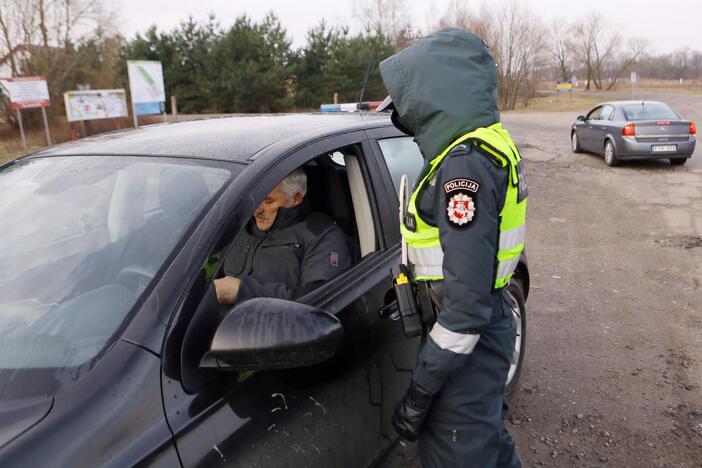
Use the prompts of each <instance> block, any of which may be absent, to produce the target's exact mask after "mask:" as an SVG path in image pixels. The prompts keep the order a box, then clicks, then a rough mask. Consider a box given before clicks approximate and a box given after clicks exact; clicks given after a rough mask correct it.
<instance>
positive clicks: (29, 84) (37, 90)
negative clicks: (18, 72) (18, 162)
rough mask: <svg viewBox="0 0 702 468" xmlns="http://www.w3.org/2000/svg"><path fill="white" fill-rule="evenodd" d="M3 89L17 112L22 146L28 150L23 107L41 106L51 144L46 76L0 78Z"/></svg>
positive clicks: (48, 143)
mask: <svg viewBox="0 0 702 468" xmlns="http://www.w3.org/2000/svg"><path fill="white" fill-rule="evenodd" d="M0 85H2V88H3V91H4V92H5V94H7V96H8V97H9V98H10V107H11V108H12V109H14V110H15V111H16V112H17V121H18V123H19V128H20V135H21V137H22V148H23V149H24V152H25V153H26V152H27V137H26V135H25V134H24V125H23V123H22V109H31V108H34V107H40V108H41V114H42V117H43V120H44V132H45V134H46V143H47V145H49V146H51V132H50V131H49V119H48V118H47V117H46V109H45V108H46V107H49V105H51V100H50V97H49V87H48V86H47V84H46V78H45V77H43V76H19V77H13V78H2V79H0Z"/></svg>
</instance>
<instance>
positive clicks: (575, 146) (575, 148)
mask: <svg viewBox="0 0 702 468" xmlns="http://www.w3.org/2000/svg"><path fill="white" fill-rule="evenodd" d="M570 147H571V148H572V149H573V153H577V152H578V134H577V133H575V132H573V134H572V135H571V136H570Z"/></svg>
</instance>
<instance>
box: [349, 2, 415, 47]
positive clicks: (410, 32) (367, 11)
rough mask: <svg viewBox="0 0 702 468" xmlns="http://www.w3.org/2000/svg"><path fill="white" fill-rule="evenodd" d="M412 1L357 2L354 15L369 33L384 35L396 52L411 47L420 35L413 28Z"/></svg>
mask: <svg viewBox="0 0 702 468" xmlns="http://www.w3.org/2000/svg"><path fill="white" fill-rule="evenodd" d="M411 10H412V5H411V0H355V2H354V4H353V14H354V16H355V17H356V18H357V19H358V20H359V21H360V22H361V25H362V27H363V29H364V30H365V31H366V32H367V33H375V34H382V35H384V36H385V37H387V38H388V39H390V41H391V42H392V43H393V45H394V46H395V49H396V50H399V49H402V48H404V47H407V46H408V45H410V44H411V43H412V42H414V40H416V39H417V37H418V35H419V33H418V31H417V30H416V29H415V28H414V27H413V26H412V20H411V16H410V11H411Z"/></svg>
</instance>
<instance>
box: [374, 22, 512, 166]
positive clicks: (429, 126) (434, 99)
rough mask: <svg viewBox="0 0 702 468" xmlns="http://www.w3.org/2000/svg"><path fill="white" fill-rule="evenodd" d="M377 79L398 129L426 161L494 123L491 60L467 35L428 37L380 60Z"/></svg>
mask: <svg viewBox="0 0 702 468" xmlns="http://www.w3.org/2000/svg"><path fill="white" fill-rule="evenodd" d="M380 74H381V75H382V77H383V82H384V83H385V87H386V88H387V90H388V92H389V93H390V97H391V98H392V101H393V103H394V105H395V109H396V111H397V113H398V117H399V119H400V122H401V124H402V126H404V127H405V128H407V129H408V130H410V132H411V133H412V134H414V141H415V142H416V143H417V144H418V145H419V149H420V150H421V152H422V156H424V159H426V160H428V161H430V160H432V159H434V158H435V157H436V156H438V155H439V153H441V151H443V150H444V149H445V148H446V147H447V146H448V145H449V144H450V143H451V142H452V141H454V140H455V139H456V138H458V137H459V136H461V135H463V134H465V133H468V132H471V131H473V130H475V129H476V128H479V127H486V126H488V125H491V124H494V123H496V122H499V120H500V112H499V110H498V108H497V67H496V65H495V60H494V59H493V58H492V55H491V54H490V50H489V49H488V48H487V46H486V45H485V43H484V42H483V41H482V39H480V38H479V37H478V36H476V35H475V34H473V33H469V32H466V31H463V30H461V29H455V28H448V29H442V30H441V31H437V32H435V33H433V34H430V35H429V36H426V37H424V38H422V39H420V40H418V41H417V42H415V43H414V44H412V45H411V46H410V47H408V48H406V49H404V50H402V51H401V52H398V53H397V54H395V55H393V56H391V57H389V58H387V59H385V60H383V61H382V62H381V63H380Z"/></svg>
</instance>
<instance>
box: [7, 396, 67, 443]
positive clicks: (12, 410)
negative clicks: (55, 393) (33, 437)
mask: <svg viewBox="0 0 702 468" xmlns="http://www.w3.org/2000/svg"><path fill="white" fill-rule="evenodd" d="M53 405H54V398H53V397H50V398H42V399H30V400H22V401H19V402H11V403H9V404H8V403H7V402H3V404H2V406H0V448H2V447H4V446H5V445H7V444H8V443H9V442H10V441H12V440H13V439H15V438H16V437H18V436H19V435H21V434H22V433H24V432H25V431H27V430H28V429H30V428H31V427H32V426H34V425H35V424H37V423H38V422H39V421H41V420H42V419H44V418H45V417H46V415H47V414H49V411H51V408H52V407H53Z"/></svg>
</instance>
